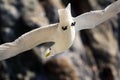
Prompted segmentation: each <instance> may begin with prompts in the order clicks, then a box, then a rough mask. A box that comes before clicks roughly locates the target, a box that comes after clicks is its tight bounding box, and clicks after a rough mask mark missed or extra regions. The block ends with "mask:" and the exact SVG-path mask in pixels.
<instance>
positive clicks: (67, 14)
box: [58, 3, 75, 28]
mask: <svg viewBox="0 0 120 80" xmlns="http://www.w3.org/2000/svg"><path fill="white" fill-rule="evenodd" d="M58 14H59V22H60V25H61V27H64V28H65V27H66V26H67V27H71V26H74V25H75V22H74V21H73V18H72V15H71V5H70V3H69V4H68V6H67V7H66V8H65V9H59V10H58Z"/></svg>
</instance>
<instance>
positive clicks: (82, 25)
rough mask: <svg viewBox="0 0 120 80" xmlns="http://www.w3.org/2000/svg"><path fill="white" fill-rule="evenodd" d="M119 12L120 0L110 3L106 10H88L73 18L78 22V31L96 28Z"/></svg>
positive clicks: (76, 26) (76, 27)
mask: <svg viewBox="0 0 120 80" xmlns="http://www.w3.org/2000/svg"><path fill="white" fill-rule="evenodd" d="M119 12H120V0H118V1H116V2H114V3H112V4H110V5H109V6H108V7H106V8H105V9H104V10H96V11H91V12H87V13H84V14H82V15H80V16H77V17H75V18H73V20H74V21H75V22H76V25H75V29H76V31H79V30H82V29H90V28H94V27H95V26H96V25H99V24H101V23H102V22H104V21H106V20H108V19H109V18H111V17H114V16H115V15H116V14H117V13H119Z"/></svg>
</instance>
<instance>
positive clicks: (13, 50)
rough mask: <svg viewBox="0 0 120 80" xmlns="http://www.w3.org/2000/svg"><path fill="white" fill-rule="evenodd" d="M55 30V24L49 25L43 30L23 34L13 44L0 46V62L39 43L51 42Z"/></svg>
mask: <svg viewBox="0 0 120 80" xmlns="http://www.w3.org/2000/svg"><path fill="white" fill-rule="evenodd" d="M56 28H57V24H53V25H49V26H48V27H45V28H38V29H35V30H32V31H30V32H28V33H25V34H23V35H22V36H20V37H19V38H18V39H16V40H15V41H13V42H10V43H5V44H2V45H0V60H4V59H7V58H10V57H13V56H15V55H17V54H19V53H21V52H24V51H27V50H30V49H32V48H34V47H35V46H37V45H39V44H41V43H45V42H51V41H53V37H52V35H53V34H54V33H55V31H56V30H55V29H56Z"/></svg>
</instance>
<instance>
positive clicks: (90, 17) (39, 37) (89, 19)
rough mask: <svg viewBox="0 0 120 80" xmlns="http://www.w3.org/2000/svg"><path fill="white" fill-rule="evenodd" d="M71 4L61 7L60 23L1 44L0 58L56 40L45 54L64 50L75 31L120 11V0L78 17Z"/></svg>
mask: <svg viewBox="0 0 120 80" xmlns="http://www.w3.org/2000/svg"><path fill="white" fill-rule="evenodd" d="M70 10H71V7H70V4H68V6H67V7H66V8H65V9H59V10H58V14H59V23H55V24H50V25H48V26H45V27H40V28H37V29H34V30H32V31H30V32H27V33H25V34H23V35H22V36H20V37H19V38H18V39H16V40H15V41H13V42H8V43H4V44H2V45H0V60H4V59H8V58H11V57H13V56H15V55H18V54H19V53H22V52H24V51H27V50H30V49H32V48H34V47H35V46H37V45H39V44H42V43H46V42H54V45H53V46H51V47H50V48H49V49H48V51H47V53H46V54H45V56H46V57H47V56H49V55H54V54H56V53H61V52H64V51H65V50H67V49H69V47H71V45H72V43H73V41H74V38H75V33H76V32H78V31H80V30H82V29H90V28H94V27H95V26H97V25H99V24H101V23H103V22H104V21H106V20H108V19H110V18H111V17H114V16H115V15H117V14H118V13H119V12H120V0H118V1H116V2H114V3H112V4H110V5H109V6H108V7H106V8H105V9H104V10H96V11H90V12H86V13H84V14H81V15H79V16H77V17H72V16H71V11H70Z"/></svg>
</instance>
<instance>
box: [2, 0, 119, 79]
mask: <svg viewBox="0 0 120 80" xmlns="http://www.w3.org/2000/svg"><path fill="white" fill-rule="evenodd" d="M114 1H115V0H0V44H2V43H5V42H11V41H13V40H15V39H16V38H18V37H19V36H21V35H22V34H24V33H26V32H28V31H30V30H33V29H35V28H38V27H43V26H45V25H48V24H52V23H56V22H58V21H59V17H58V12H57V10H58V9H60V8H64V7H66V6H67V4H68V3H71V7H72V11H71V12H72V15H73V16H74V17H76V16H78V15H80V14H82V13H85V12H88V11H91V10H96V9H103V8H105V7H106V6H108V5H109V4H111V3H113V2H114ZM86 24H87V22H86ZM44 35H45V34H44ZM119 35H120V14H118V15H116V16H115V17H113V18H111V19H110V20H108V21H106V22H104V23H102V24H100V25H98V26H97V27H96V28H94V29H89V30H81V31H80V32H79V33H77V34H76V38H75V41H74V44H73V45H72V47H71V48H70V49H69V50H68V51H66V52H64V53H61V54H58V55H55V56H54V57H52V58H50V59H45V58H44V57H43V52H44V48H45V47H46V45H47V43H46V44H42V45H39V46H37V47H35V48H33V49H32V50H29V51H26V52H24V53H22V54H19V55H17V56H15V57H12V58H10V59H7V60H4V61H0V80H120V36H119Z"/></svg>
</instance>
